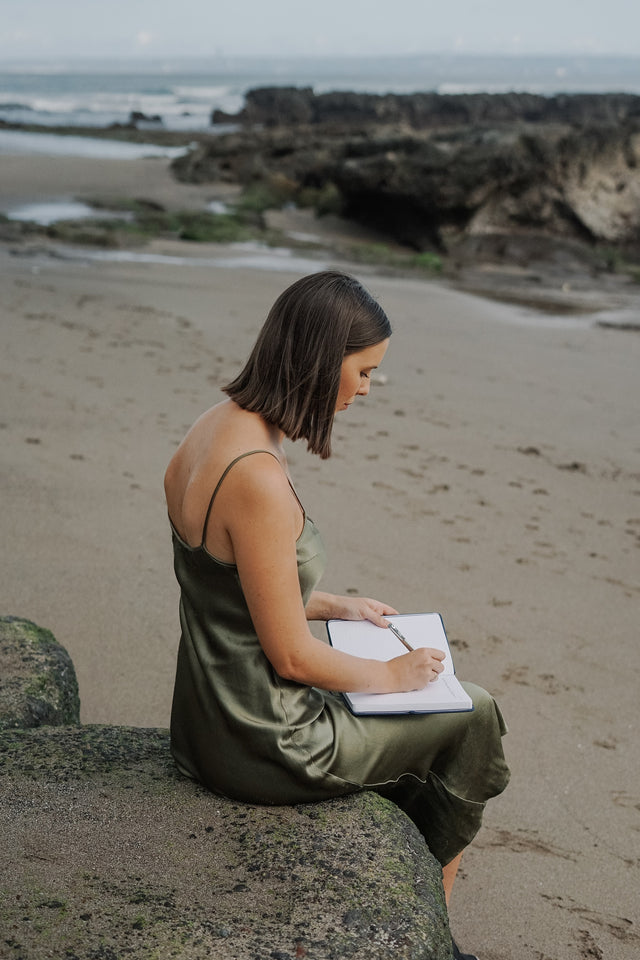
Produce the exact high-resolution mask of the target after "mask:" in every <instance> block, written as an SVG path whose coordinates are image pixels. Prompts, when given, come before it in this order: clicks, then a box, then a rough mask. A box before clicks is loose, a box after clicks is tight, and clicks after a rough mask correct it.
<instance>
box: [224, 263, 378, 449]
mask: <svg viewBox="0 0 640 960" xmlns="http://www.w3.org/2000/svg"><path fill="white" fill-rule="evenodd" d="M390 336H391V324H390V323H389V320H388V318H387V315H386V313H385V312H384V310H383V309H382V307H381V306H380V305H379V304H378V303H377V302H376V301H375V300H374V299H373V297H372V296H371V294H370V293H368V292H367V291H366V290H365V289H364V287H363V286H362V284H360V283H359V282H358V281H357V280H355V279H354V278H353V277H350V276H348V275H347V274H344V273H340V272H337V271H333V270H325V271H322V272H320V273H313V274H311V275H310V276H307V277H303V278H302V279H301V280H297V281H296V282H295V283H292V284H291V286H290V287H287V289H286V290H285V291H284V292H283V293H281V294H280V296H279V297H278V299H277V300H276V302H275V303H274V305H273V307H272V308H271V310H270V311H269V315H268V316H267V319H266V320H265V323H264V325H263V327H262V329H261V331H260V333H259V335H258V339H257V340H256V343H255V346H254V348H253V350H252V351H251V354H250V356H249V359H248V360H247V362H246V364H245V366H244V368H243V370H242V371H241V372H240V373H239V374H238V376H237V377H236V378H235V379H234V380H232V381H231V383H229V384H227V386H226V387H223V390H224V392H225V393H226V394H227V395H228V396H229V397H231V399H232V400H235V402H236V403H237V404H238V405H239V406H241V407H243V408H244V409H245V410H251V411H252V412H253V413H259V414H260V416H262V417H263V418H264V419H265V420H266V421H267V423H271V424H273V425H274V426H276V427H278V429H280V430H282V431H283V433H284V434H285V436H286V437H288V438H289V439H290V440H299V439H300V438H304V439H305V440H306V441H307V446H308V448H309V450H311V452H312V453H317V454H319V456H320V457H322V458H323V459H325V458H326V457H328V456H330V454H331V427H332V425H333V418H334V414H335V408H336V402H337V398H338V388H339V386H340V375H341V369H342V361H343V359H344V358H345V357H346V356H348V355H349V354H351V353H357V352H358V351H359V350H364V349H365V347H370V346H374V345H375V344H377V343H381V341H382V340H386V339H387V338H388V337H390Z"/></svg>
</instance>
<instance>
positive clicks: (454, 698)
mask: <svg viewBox="0 0 640 960" xmlns="http://www.w3.org/2000/svg"><path fill="white" fill-rule="evenodd" d="M386 619H387V620H389V621H391V623H393V624H394V626H395V627H397V628H398V630H399V631H400V632H401V633H402V635H403V636H404V637H405V639H406V641H407V643H408V644H409V645H410V646H411V647H412V648H413V649H414V650H415V649H417V648H418V647H434V648H436V649H437V650H443V651H444V653H445V654H446V656H445V659H444V661H443V665H444V670H443V671H442V673H441V674H440V675H439V677H438V679H437V680H432V681H431V682H430V683H428V684H427V686H426V687H423V689H421V690H411V691H409V692H408V693H343V694H342V696H343V697H344V698H345V700H346V702H347V704H348V705H349V707H350V709H351V711H352V712H353V713H357V714H372V713H445V712H449V711H462V710H473V702H472V700H471V697H470V696H469V695H468V694H467V693H466V692H465V690H464V688H463V687H462V685H461V683H460V681H459V680H457V679H456V676H455V670H454V667H453V659H452V657H451V650H450V649H449V643H448V641H447V635H446V633H445V629H444V624H443V623H442V617H441V616H440V614H438V613H403V614H394V616H393V617H387V618H386ZM327 633H328V634H329V642H330V643H331V645H332V646H333V647H335V648H336V650H342V651H344V653H350V654H352V655H353V656H355V657H365V658H367V659H370V660H392V659H393V657H398V656H400V655H401V654H404V653H407V649H406V648H405V646H404V645H403V644H402V642H401V641H400V640H399V639H398V637H397V636H396V635H395V634H394V633H392V631H391V630H389V629H385V628H384V627H376V626H375V624H373V623H371V621H370V620H329V621H328V622H327Z"/></svg>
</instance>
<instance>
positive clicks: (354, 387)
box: [336, 338, 389, 413]
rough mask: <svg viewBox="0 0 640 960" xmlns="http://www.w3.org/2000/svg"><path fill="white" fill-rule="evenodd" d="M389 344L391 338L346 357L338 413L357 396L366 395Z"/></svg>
mask: <svg viewBox="0 0 640 960" xmlns="http://www.w3.org/2000/svg"><path fill="white" fill-rule="evenodd" d="M388 346H389V338H387V339H386V340H382V341H381V342H380V343H376V344H374V345H373V346H372V347H365V348H364V350H358V352H357V353H350V354H349V355H348V356H347V357H345V358H344V360H343V361H342V374H341V376H340V387H339V388H338V399H337V401H336V413H338V412H339V411H340V410H346V409H347V408H348V407H349V406H350V405H351V404H352V403H353V401H354V400H355V398H356V397H366V395H367V394H368V393H369V387H370V385H371V379H370V378H371V373H372V371H373V370H375V369H376V368H377V367H379V366H380V364H381V363H382V358H383V357H384V355H385V353H386V352H387V347H388Z"/></svg>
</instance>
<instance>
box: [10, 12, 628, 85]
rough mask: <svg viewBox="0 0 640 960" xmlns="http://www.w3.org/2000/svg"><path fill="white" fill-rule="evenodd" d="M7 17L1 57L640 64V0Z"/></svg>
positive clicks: (38, 14)
mask: <svg viewBox="0 0 640 960" xmlns="http://www.w3.org/2000/svg"><path fill="white" fill-rule="evenodd" d="M0 14H1V16H0V58H1V59H2V60H4V61H6V60H15V59H56V58H83V59H84V58H100V57H131V56H135V57H137V58H149V59H153V58H156V57H171V56H175V57H184V56H196V57H210V56H243V55H247V56H282V57H284V56H286V57H295V56H298V55H299V56H304V57H307V56H340V55H348V56H354V55H356V56H378V55H384V54H395V55H398V54H400V55H403V54H405V55H408V54H420V53H434V52H437V53H453V52H458V53H470V54H471V53H473V54H518V53H522V54H545V53H546V54H556V53H573V54H616V55H625V56H638V57H640V3H638V2H637V0H527V2H523V0H482V2H477V0H457V2H456V0H437V2H433V0H387V2H386V3H384V4H383V3H381V2H380V0H319V2H318V0H316V2H315V3H305V2H304V0H0ZM0 69H1V64H0Z"/></svg>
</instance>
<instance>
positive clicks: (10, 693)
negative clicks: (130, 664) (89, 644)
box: [0, 616, 80, 730]
mask: <svg viewBox="0 0 640 960" xmlns="http://www.w3.org/2000/svg"><path fill="white" fill-rule="evenodd" d="M0 664H2V669H1V670H0V730H3V729H10V728H18V727H39V726H42V725H43V724H77V723H79V722H80V698H79V695H78V681H77V679H76V672H75V669H74V666H73V663H72V661H71V657H70V656H69V654H68V653H67V651H66V650H65V649H64V647H63V646H62V645H61V644H59V643H58V642H57V640H56V639H55V637H54V636H53V634H52V633H51V631H50V630H46V629H44V628H43V627H39V626H37V624H35V623H32V622H31V621H30V620H24V619H21V618H19V617H10V616H4V617H0Z"/></svg>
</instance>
